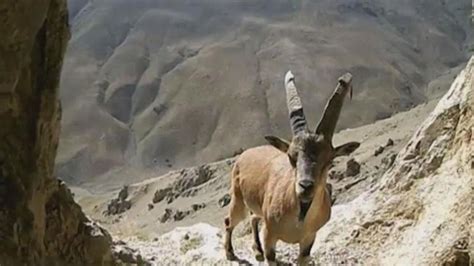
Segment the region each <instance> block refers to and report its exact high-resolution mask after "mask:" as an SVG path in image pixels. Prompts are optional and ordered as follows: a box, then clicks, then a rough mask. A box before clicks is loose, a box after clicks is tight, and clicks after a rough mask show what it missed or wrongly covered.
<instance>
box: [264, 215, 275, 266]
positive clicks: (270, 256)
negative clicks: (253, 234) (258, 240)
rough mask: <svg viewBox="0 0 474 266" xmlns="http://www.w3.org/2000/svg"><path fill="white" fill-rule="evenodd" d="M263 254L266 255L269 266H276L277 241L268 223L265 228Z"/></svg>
mask: <svg viewBox="0 0 474 266" xmlns="http://www.w3.org/2000/svg"><path fill="white" fill-rule="evenodd" d="M262 229H263V253H264V255H265V259H266V260H267V264H268V265H270V266H276V265H277V263H276V254H275V246H276V242H277V239H276V238H275V236H273V235H272V233H271V231H270V230H269V228H268V225H267V223H265V225H264V226H263V228H262Z"/></svg>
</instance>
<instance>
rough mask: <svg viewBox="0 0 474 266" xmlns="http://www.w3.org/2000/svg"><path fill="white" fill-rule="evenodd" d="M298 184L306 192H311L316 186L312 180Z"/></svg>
mask: <svg viewBox="0 0 474 266" xmlns="http://www.w3.org/2000/svg"><path fill="white" fill-rule="evenodd" d="M298 184H299V185H300V187H301V188H303V189H304V190H310V189H311V188H313V186H314V181H312V180H301V181H300V182H298Z"/></svg>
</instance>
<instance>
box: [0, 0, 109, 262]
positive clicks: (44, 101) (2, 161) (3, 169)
mask: <svg viewBox="0 0 474 266" xmlns="http://www.w3.org/2000/svg"><path fill="white" fill-rule="evenodd" d="M0 36H2V37H1V40H0V121H1V122H0V124H1V126H0V264H1V265H86V264H87V265H91V264H94V265H101V264H111V263H112V262H113V261H112V256H111V251H110V242H111V238H110V236H109V235H108V234H107V233H106V232H105V231H104V230H102V229H101V228H100V227H98V226H96V225H95V224H94V223H93V222H91V221H90V220H89V219H88V218H87V217H86V216H85V215H84V214H83V213H82V210H81V208H80V207H79V205H77V204H76V203H75V202H74V200H73V199H72V195H71V193H70V191H69V190H68V189H67V188H66V187H65V185H64V184H63V183H62V182H60V181H59V180H57V179H56V178H55V176H54V159H55V156H56V150H57V147H58V140H59V130H60V122H59V121H60V105H59V97H58V82H59V75H60V70H61V66H62V61H63V54H64V51H65V47H66V44H67V41H68V39H69V29H68V12H67V9H66V1H63V0H46V1H36V0H6V1H1V2H0Z"/></svg>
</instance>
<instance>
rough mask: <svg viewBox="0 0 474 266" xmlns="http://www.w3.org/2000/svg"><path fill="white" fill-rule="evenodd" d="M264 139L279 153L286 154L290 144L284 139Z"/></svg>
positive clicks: (273, 137) (268, 137)
mask: <svg viewBox="0 0 474 266" xmlns="http://www.w3.org/2000/svg"><path fill="white" fill-rule="evenodd" d="M265 139H266V140H267V141H268V143H270V145H272V146H273V147H275V148H277V149H279V150H280V151H282V152H284V153H287V152H288V148H289V147H290V143H289V142H288V141H286V140H284V139H281V138H279V137H275V136H265Z"/></svg>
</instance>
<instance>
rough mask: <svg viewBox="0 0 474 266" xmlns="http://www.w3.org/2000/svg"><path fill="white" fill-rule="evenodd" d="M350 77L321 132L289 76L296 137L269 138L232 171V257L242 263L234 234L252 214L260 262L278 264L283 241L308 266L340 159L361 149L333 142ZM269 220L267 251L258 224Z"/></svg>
mask: <svg viewBox="0 0 474 266" xmlns="http://www.w3.org/2000/svg"><path fill="white" fill-rule="evenodd" d="M351 81H352V75H351V74H350V73H346V74H344V75H343V76H341V77H340V78H339V80H338V85H337V87H336V89H335V90H334V93H333V95H332V97H331V98H330V99H329V101H328V103H327V105H326V108H325V110H324V114H323V116H322V118H321V121H320V122H319V124H318V126H317V128H316V129H315V131H314V132H313V131H310V130H308V128H307V125H306V119H305V116H304V113H303V106H302V104H301V100H300V98H299V96H298V93H297V91H296V86H295V78H294V76H293V74H292V73H291V71H288V72H287V73H286V76H285V89H286V99H287V105H288V111H289V120H290V125H291V130H292V133H293V137H292V140H291V142H288V141H286V140H283V139H281V138H278V137H275V136H266V137H265V139H266V140H267V141H268V142H269V143H270V145H271V146H270V145H265V146H260V147H255V148H251V149H248V150H246V151H245V152H243V153H242V154H241V155H240V156H239V158H238V159H237V161H236V163H235V165H234V168H233V170H232V181H231V182H232V185H231V197H232V199H231V203H230V211H229V215H228V216H227V217H226V218H225V221H224V223H225V228H226V234H225V239H224V242H225V243H224V244H225V250H226V256H227V259H229V260H235V259H237V258H236V256H235V255H234V250H233V247H232V231H233V229H234V228H235V226H236V225H237V224H238V223H239V222H240V221H242V220H243V219H244V218H245V216H246V213H247V210H249V211H250V212H251V213H252V218H251V219H252V220H251V224H252V233H253V238H254V244H253V250H254V252H255V257H256V259H257V260H259V261H263V260H264V258H265V259H266V260H267V262H268V263H269V264H275V244H276V242H277V241H278V240H282V241H284V242H287V243H299V248H300V253H299V257H298V263H299V264H303V263H305V262H307V261H308V258H309V254H310V251H311V247H312V246H313V242H314V239H315V237H316V232H317V231H318V230H319V228H321V227H322V226H323V225H324V224H326V222H327V221H328V220H329V218H330V216H331V198H330V191H329V187H327V185H326V179H327V172H328V169H329V167H330V165H331V163H332V160H333V159H334V158H335V157H338V156H342V155H349V154H350V153H352V152H353V151H355V150H356V149H357V148H358V147H359V145H360V143H359V142H349V143H346V144H344V145H341V146H338V147H336V148H334V147H333V145H332V137H333V134H334V129H335V127H336V122H337V120H338V118H339V114H340V111H341V108H342V104H343V102H344V97H345V95H346V94H347V92H348V91H349V90H351V89H352V85H351ZM261 219H263V249H262V245H261V243H260V238H259V233H258V223H259V221H260V220H261Z"/></svg>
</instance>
